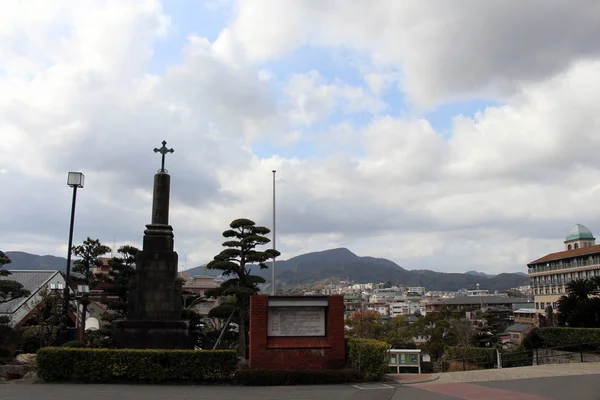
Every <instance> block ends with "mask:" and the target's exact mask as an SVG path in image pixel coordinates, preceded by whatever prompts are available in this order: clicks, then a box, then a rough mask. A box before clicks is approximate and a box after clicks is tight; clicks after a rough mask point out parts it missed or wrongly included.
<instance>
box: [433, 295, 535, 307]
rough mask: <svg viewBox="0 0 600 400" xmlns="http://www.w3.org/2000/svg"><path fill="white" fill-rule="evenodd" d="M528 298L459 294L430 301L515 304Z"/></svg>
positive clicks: (445, 303) (452, 303) (456, 303)
mask: <svg viewBox="0 0 600 400" xmlns="http://www.w3.org/2000/svg"><path fill="white" fill-rule="evenodd" d="M526 301H527V299H521V298H518V297H506V296H457V297H452V298H450V299H445V300H440V301H438V302H437V303H430V304H431V305H437V304H441V305H460V304H464V305H471V304H473V305H474V304H481V303H482V302H483V304H514V303H524V302H526Z"/></svg>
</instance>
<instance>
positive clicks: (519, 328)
mask: <svg viewBox="0 0 600 400" xmlns="http://www.w3.org/2000/svg"><path fill="white" fill-rule="evenodd" d="M531 329H533V325H531V324H512V325H511V326H509V327H508V328H506V330H505V331H504V332H521V333H526V332H528V331H530V330H531Z"/></svg>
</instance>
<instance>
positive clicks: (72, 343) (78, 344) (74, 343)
mask: <svg viewBox="0 0 600 400" xmlns="http://www.w3.org/2000/svg"><path fill="white" fill-rule="evenodd" d="M60 347H72V348H83V347H85V343H83V342H80V341H79V340H72V341H70V342H66V343H64V344H63V345H62V346H60Z"/></svg>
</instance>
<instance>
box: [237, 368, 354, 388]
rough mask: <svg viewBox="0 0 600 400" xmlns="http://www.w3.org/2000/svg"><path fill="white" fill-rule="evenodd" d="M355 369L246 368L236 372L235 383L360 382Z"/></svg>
mask: <svg viewBox="0 0 600 400" xmlns="http://www.w3.org/2000/svg"><path fill="white" fill-rule="evenodd" d="M360 381H361V376H360V374H358V373H357V372H355V371H352V370H347V369H342V370H266V369H261V370H257V369H244V370H238V371H237V372H236V373H235V377H234V383H235V384H236V385H243V386H286V385H326V384H340V383H353V382H360Z"/></svg>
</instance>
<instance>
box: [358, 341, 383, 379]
mask: <svg viewBox="0 0 600 400" xmlns="http://www.w3.org/2000/svg"><path fill="white" fill-rule="evenodd" d="M389 349H390V346H389V344H387V343H386V342H381V341H379V340H374V339H349V340H348V357H349V360H350V365H351V366H352V369H353V370H354V371H356V372H357V373H358V374H360V376H362V378H363V379H364V380H366V381H377V380H380V379H381V378H382V377H383V376H384V375H385V374H386V373H387V371H388V364H389V351H388V350H389Z"/></svg>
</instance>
